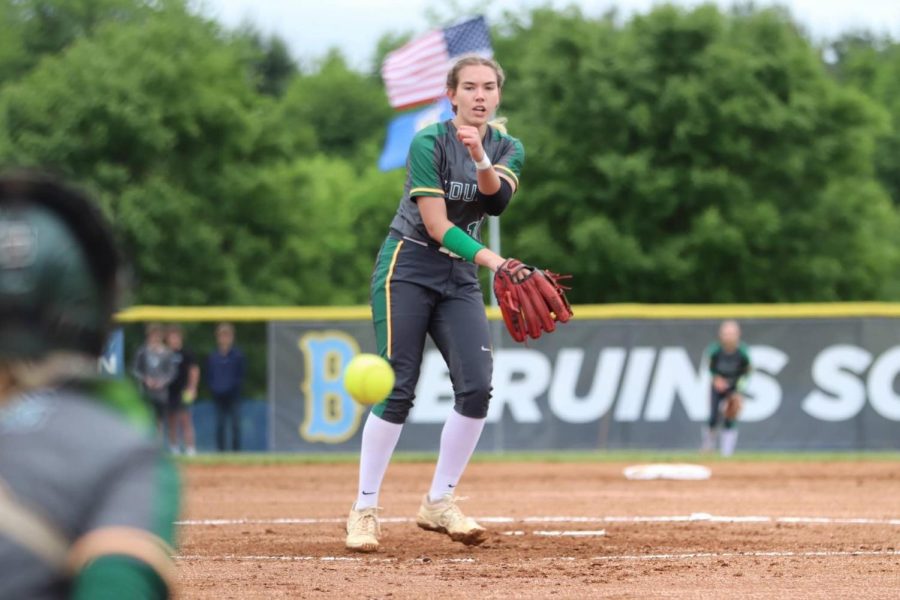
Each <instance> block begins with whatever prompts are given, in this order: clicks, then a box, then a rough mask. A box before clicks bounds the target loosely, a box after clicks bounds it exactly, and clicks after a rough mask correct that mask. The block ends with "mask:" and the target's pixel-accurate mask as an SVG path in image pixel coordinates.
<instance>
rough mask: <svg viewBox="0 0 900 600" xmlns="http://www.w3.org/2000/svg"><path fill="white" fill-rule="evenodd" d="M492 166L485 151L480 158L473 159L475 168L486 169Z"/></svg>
mask: <svg viewBox="0 0 900 600" xmlns="http://www.w3.org/2000/svg"><path fill="white" fill-rule="evenodd" d="M493 166H494V165H492V164H491V159H489V158H488V156H487V152H485V153H484V155H483V156H482V157H481V160H476V161H475V169H477V170H478V171H487V170H488V169H490V168H491V167H493Z"/></svg>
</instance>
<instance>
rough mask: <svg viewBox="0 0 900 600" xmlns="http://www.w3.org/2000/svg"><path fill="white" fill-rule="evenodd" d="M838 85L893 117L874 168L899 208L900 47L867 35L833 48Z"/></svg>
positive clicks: (846, 39) (841, 41) (851, 37)
mask: <svg viewBox="0 0 900 600" xmlns="http://www.w3.org/2000/svg"><path fill="white" fill-rule="evenodd" d="M830 49H831V51H832V52H833V53H834V64H833V67H832V68H833V71H834V73H835V75H836V77H837V78H838V80H839V81H841V82H843V83H845V84H847V85H849V86H853V87H854V88H856V89H859V90H860V91H862V92H863V93H865V94H866V95H868V96H869V97H870V98H872V99H873V100H874V101H876V102H878V103H879V104H880V105H881V106H883V107H884V108H885V110H887V112H888V114H889V115H890V126H889V127H885V128H884V130H883V131H882V132H881V135H880V136H879V138H878V146H877V149H876V152H875V168H876V171H877V173H878V177H879V179H880V180H881V182H882V183H883V184H884V186H885V187H886V188H887V189H888V191H889V192H890V194H891V197H892V199H893V201H894V205H895V206H900V158H898V157H900V43H898V42H896V41H894V40H892V39H891V38H886V37H878V36H874V35H872V34H869V33H866V32H857V33H848V34H845V35H843V36H841V37H840V38H839V39H838V40H837V41H835V42H834V44H832V46H831V48H830Z"/></svg>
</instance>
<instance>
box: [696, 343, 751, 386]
mask: <svg viewBox="0 0 900 600" xmlns="http://www.w3.org/2000/svg"><path fill="white" fill-rule="evenodd" d="M706 355H707V357H708V359H709V372H710V373H711V374H712V375H718V376H719V377H722V378H724V379H725V380H726V381H727V382H728V385H729V387H730V388H731V389H732V390H735V389H736V390H741V389H743V387H744V384H745V383H746V378H747V375H749V374H750V351H749V349H748V348H747V346H746V344H744V343H743V342H742V343H740V344H738V346H737V348H735V349H734V350H732V351H731V352H726V351H725V348H723V347H722V344H720V343H719V342H714V343H713V344H711V345H710V346H709V348H707V350H706Z"/></svg>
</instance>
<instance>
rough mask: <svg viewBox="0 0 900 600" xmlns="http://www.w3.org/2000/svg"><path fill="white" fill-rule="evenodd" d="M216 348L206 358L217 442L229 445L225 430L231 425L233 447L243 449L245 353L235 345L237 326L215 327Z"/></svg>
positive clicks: (220, 449)
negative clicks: (242, 412) (242, 391)
mask: <svg viewBox="0 0 900 600" xmlns="http://www.w3.org/2000/svg"><path fill="white" fill-rule="evenodd" d="M216 346H217V348H216V350H215V351H214V352H212V353H211V354H210V355H209V357H207V359H206V377H207V387H209V391H210V392H211V393H212V397H213V403H214V404H215V407H216V446H217V448H218V449H219V451H220V452H221V451H224V450H225V449H226V444H225V431H226V429H227V427H228V425H229V424H230V426H231V450H234V451H239V450H240V449H241V420H240V404H241V403H240V398H241V389H242V388H243V385H244V372H245V362H246V361H245V359H244V354H243V353H242V352H241V351H240V350H239V349H238V348H236V347H235V345H234V326H233V325H231V323H220V324H219V326H218V327H216Z"/></svg>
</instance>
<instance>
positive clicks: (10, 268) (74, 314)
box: [0, 172, 120, 359]
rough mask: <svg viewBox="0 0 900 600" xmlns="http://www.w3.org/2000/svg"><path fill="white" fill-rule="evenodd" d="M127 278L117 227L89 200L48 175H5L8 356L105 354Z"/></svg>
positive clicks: (3, 348) (4, 344)
mask: <svg viewBox="0 0 900 600" xmlns="http://www.w3.org/2000/svg"><path fill="white" fill-rule="evenodd" d="M119 273H120V260H119V256H118V253H117V250H116V245H115V243H114V241H113V237H112V234H111V232H110V229H109V227H108V226H107V224H106V221H105V220H104V219H103V217H102V215H101V213H100V211H99V210H98V208H97V207H96V206H95V205H94V204H93V203H92V202H91V201H90V199H88V197H87V196H85V195H84V194H83V193H81V192H79V191H77V190H75V189H73V188H71V187H69V186H67V185H65V184H63V183H62V182H60V181H58V180H55V179H53V178H50V177H49V176H45V175H41V174H36V173H31V172H22V173H11V174H4V175H0V358H7V359H8V358H16V359H39V358H41V357H43V356H45V355H46V354H48V353H50V352H54V351H68V352H77V353H82V354H89V355H93V356H99V355H100V354H101V353H102V352H103V347H104V344H105V342H106V338H107V335H108V334H109V331H110V326H111V323H112V316H113V313H114V311H115V309H116V308H117V307H116V303H117V296H118V289H119V281H120V275H119Z"/></svg>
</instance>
